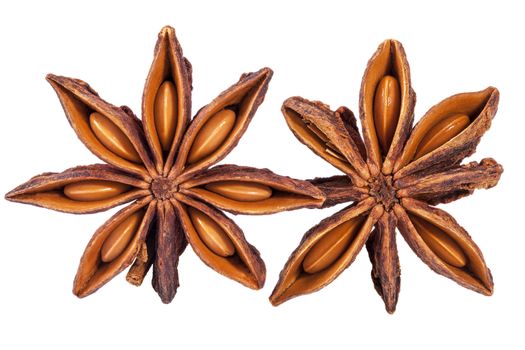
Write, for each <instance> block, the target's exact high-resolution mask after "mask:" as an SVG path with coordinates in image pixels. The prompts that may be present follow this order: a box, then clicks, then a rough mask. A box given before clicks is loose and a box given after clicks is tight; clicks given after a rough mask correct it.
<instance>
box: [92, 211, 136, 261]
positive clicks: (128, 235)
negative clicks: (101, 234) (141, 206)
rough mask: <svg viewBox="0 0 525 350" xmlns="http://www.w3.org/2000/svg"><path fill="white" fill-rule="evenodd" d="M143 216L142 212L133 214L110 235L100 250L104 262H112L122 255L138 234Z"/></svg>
mask: <svg viewBox="0 0 525 350" xmlns="http://www.w3.org/2000/svg"><path fill="white" fill-rule="evenodd" d="M143 216H144V212H143V211H141V210H139V211H137V212H135V213H133V214H131V215H130V216H128V217H127V218H126V219H125V220H123V221H122V222H121V223H120V224H119V225H118V226H117V227H116V228H115V229H114V230H113V232H111V233H110V234H109V235H108V237H107V238H106V240H105V241H104V244H103V245H102V249H101V250H100V258H101V259H102V261H103V262H105V263H108V262H111V261H113V260H115V259H116V258H118V257H119V255H120V254H122V252H123V251H124V250H125V249H126V247H127V246H128V245H129V242H131V239H132V238H133V235H134V234H135V233H136V232H137V229H138V228H139V225H140V222H141V221H142V217H143Z"/></svg>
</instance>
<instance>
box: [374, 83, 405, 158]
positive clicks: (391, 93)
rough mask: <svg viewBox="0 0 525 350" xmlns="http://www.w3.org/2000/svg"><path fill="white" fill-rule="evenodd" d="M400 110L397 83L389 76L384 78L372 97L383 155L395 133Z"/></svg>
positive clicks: (399, 93)
mask: <svg viewBox="0 0 525 350" xmlns="http://www.w3.org/2000/svg"><path fill="white" fill-rule="evenodd" d="M400 108H401V92H400V89H399V82H398V81H397V79H396V78H394V77H393V76H391V75H386V76H384V77H383V78H382V79H381V81H380V82H379V84H378V85H377V88H376V92H375V96H374V124H375V129H376V133H377V138H378V140H379V143H380V144H381V149H382V150H383V154H384V155H386V154H387V153H388V149H389V148H390V144H391V143H392V138H393V137H394V132H395V131H396V127H397V122H398V120H399V111H400Z"/></svg>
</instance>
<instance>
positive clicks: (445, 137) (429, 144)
mask: <svg viewBox="0 0 525 350" xmlns="http://www.w3.org/2000/svg"><path fill="white" fill-rule="evenodd" d="M469 124H470V118H469V117H468V115H466V114H454V115H451V116H449V117H447V118H444V119H443V120H441V121H440V122H438V123H437V124H436V125H434V126H433V127H432V128H430V130H428V131H427V134H426V135H425V136H424V137H423V139H422V140H421V142H420V143H419V145H418V146H417V151H416V154H415V156H414V159H418V158H421V157H422V156H424V155H425V154H427V153H430V152H432V151H433V150H435V149H436V148H438V147H439V146H441V145H443V144H445V143H446V142H447V141H449V140H451V139H452V138H453V137H455V136H456V135H458V134H459V133H460V132H462V131H463V130H465V128H466V127H467V126H468V125H469Z"/></svg>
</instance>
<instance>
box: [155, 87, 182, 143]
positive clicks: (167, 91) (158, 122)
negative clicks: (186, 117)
mask: <svg viewBox="0 0 525 350" xmlns="http://www.w3.org/2000/svg"><path fill="white" fill-rule="evenodd" d="M176 126H177V91H176V89H175V84H173V83H172V82H171V81H165V82H164V83H162V85H161V86H160V87H159V90H158V91H157V96H156V97H155V127H156V129H157V135H159V141H160V144H161V145H162V149H163V150H164V151H169V150H170V148H171V144H172V143H173V137H174V136H175V128H176Z"/></svg>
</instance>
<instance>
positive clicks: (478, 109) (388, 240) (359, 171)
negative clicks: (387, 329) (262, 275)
mask: <svg viewBox="0 0 525 350" xmlns="http://www.w3.org/2000/svg"><path fill="white" fill-rule="evenodd" d="M498 98H499V93H498V90H496V89H495V88H493V87H489V88H487V89H485V90H483V91H479V92H473V93H463V94H458V95H454V96H451V97H449V98H447V99H445V100H443V101H442V102H440V103H438V104H437V105H435V106H434V107H432V108H431V109H430V110H429V111H428V112H427V113H426V114H425V115H424V116H423V117H422V118H421V120H420V121H419V123H417V125H416V126H415V127H414V128H412V123H413V110H414V104H415V93H414V92H413V90H412V88H411V85H410V71H409V66H408V62H407V60H406V56H405V53H404V50H403V47H402V45H401V44H400V43H399V42H397V41H394V40H387V41H385V42H384V43H382V44H381V45H380V46H379V48H378V50H377V52H376V53H375V54H374V56H373V57H372V58H371V59H370V61H369V63H368V67H367V69H366V71H365V74H364V77H363V80H362V85H361V92H360V104H359V109H360V119H361V125H362V131H363V138H361V135H360V133H359V131H358V129H357V125H356V120H355V117H354V115H353V113H352V112H351V111H350V110H349V109H347V108H345V107H340V108H339V109H337V110H336V111H335V112H333V111H331V110H330V109H329V108H328V107H327V106H326V105H324V104H323V103H321V102H311V101H308V100H305V99H303V98H300V97H292V98H289V99H288V100H286V101H285V102H284V104H283V107H282V112H283V114H284V116H285V118H286V121H287V123H288V126H289V127H290V129H291V130H292V132H293V133H294V134H295V136H296V137H297V138H298V139H299V140H300V141H301V142H302V143H304V144H305V145H307V146H308V147H309V148H310V149H311V150H312V151H314V152H315V153H316V154H317V155H319V156H320V157H322V158H323V159H325V160H326V161H327V162H329V163H330V164H332V165H333V166H335V167H336V168H338V169H340V170H341V171H343V172H344V173H345V174H346V175H345V176H334V177H332V178H318V179H315V180H313V181H312V182H313V183H314V184H316V185H317V186H318V187H319V188H321V189H322V190H324V192H325V195H326V196H327V200H326V202H325V204H324V206H330V205H334V204H338V203H343V202H349V201H353V202H354V203H353V204H352V205H350V206H348V207H346V208H344V209H343V210H341V211H339V212H338V213H336V214H334V215H332V216H331V217H329V218H327V219H325V220H323V221H321V223H319V224H318V225H317V226H315V227H313V228H312V229H310V230H309V231H308V232H307V233H306V234H305V236H304V237H303V239H302V241H301V243H300V245H299V247H298V248H297V249H296V250H295V251H294V252H293V253H292V255H291V256H290V258H289V260H288V262H287V263H286V265H285V267H284V269H283V271H282V272H281V275H280V279H279V282H278V283H277V285H276V287H275V289H274V291H273V293H272V296H271V297H270V301H271V302H272V303H273V304H274V305H278V304H281V303H283V302H284V301H286V300H288V299H290V298H293V297H295V296H298V295H302V294H307V293H311V292H314V291H317V290H319V289H321V288H323V287H324V286H326V285H327V284H329V283H330V282H332V281H333V280H334V279H335V278H336V277H337V276H339V274H340V273H341V272H342V271H343V270H344V269H346V268H347V267H348V266H349V265H350V264H351V263H352V262H353V261H354V259H355V258H356V256H357V254H358V253H359V251H360V250H361V249H362V248H363V246H364V245H365V244H366V247H367V249H368V253H369V257H370V260H371V262H372V280H373V282H374V285H375V288H376V290H377V292H378V293H379V295H380V296H381V297H382V298H383V301H384V302H385V306H386V310H387V311H388V312H390V313H392V312H394V311H395V307H396V304H397V300H398V294H399V286H400V268H399V258H398V254H397V248H396V237H395V230H396V227H397V228H398V229H399V231H400V232H401V234H402V236H403V237H404V238H405V240H406V241H407V242H408V244H409V246H410V247H411V248H412V250H413V251H414V252H415V253H416V254H417V255H418V256H419V258H421V260H423V262H425V263H426V264H427V265H428V266H429V267H430V268H431V269H432V270H434V271H435V272H437V273H439V274H441V275H443V276H446V277H448V278H450V279H452V280H454V281H456V282H457V283H459V284H460V285H462V286H464V287H466V288H469V289H472V290H474V291H476V292H479V293H482V294H484V295H490V294H492V291H493V283H492V277H491V274H490V271H489V269H488V268H487V266H486V265H485V261H484V260H483V256H482V254H481V252H480V250H479V248H478V247H477V246H476V244H475V243H474V242H473V241H472V240H471V238H470V236H469V235H468V233H467V232H466V231H465V230H464V229H463V228H462V227H461V226H460V225H459V224H458V223H457V222H456V220H454V218H453V217H452V216H450V215H449V214H448V213H447V212H445V211H443V210H441V209H438V208H436V207H435V206H434V205H436V204H439V203H446V202H451V201H454V200H456V199H458V198H461V197H464V196H467V195H469V194H471V193H472V192H473V191H474V189H476V188H490V187H493V186H495V185H496V184H497V182H498V180H499V177H500V175H501V173H502V171H503V169H502V167H501V166H500V165H499V164H497V163H496V162H495V161H494V160H493V159H483V160H482V161H481V162H480V163H476V162H472V163H469V164H465V165H461V164H460V163H461V161H462V160H463V159H464V158H466V157H468V156H470V155H471V154H473V153H474V151H475V149H476V146H477V144H478V142H479V140H480V138H481V136H482V135H483V134H484V133H485V131H486V130H488V128H489V127H490V124H491V121H492V118H493V117H494V115H495V113H496V109H497V104H498Z"/></svg>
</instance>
